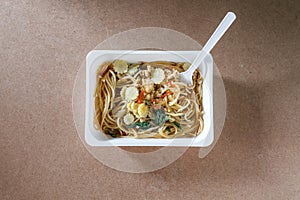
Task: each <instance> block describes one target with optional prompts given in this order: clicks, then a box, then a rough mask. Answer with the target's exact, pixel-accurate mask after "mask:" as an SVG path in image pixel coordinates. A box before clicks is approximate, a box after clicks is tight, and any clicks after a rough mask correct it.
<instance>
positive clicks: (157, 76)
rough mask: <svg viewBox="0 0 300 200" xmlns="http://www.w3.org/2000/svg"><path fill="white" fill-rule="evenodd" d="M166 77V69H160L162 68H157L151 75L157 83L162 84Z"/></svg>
mask: <svg viewBox="0 0 300 200" xmlns="http://www.w3.org/2000/svg"><path fill="white" fill-rule="evenodd" d="M164 79H165V72H164V70H162V69H160V68H156V69H155V70H154V71H153V73H152V76H151V80H152V81H153V82H154V83H155V84H160V83H161V82H162V81H163V80H164Z"/></svg>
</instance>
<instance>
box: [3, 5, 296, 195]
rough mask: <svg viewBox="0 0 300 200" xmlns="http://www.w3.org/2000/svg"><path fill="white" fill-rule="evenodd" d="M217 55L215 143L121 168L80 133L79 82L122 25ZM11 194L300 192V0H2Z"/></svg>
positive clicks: (6, 185) (6, 165)
mask: <svg viewBox="0 0 300 200" xmlns="http://www.w3.org/2000/svg"><path fill="white" fill-rule="evenodd" d="M227 11H233V12H235V13H236V15H237V20H236V21H235V23H234V24H233V25H232V27H231V28H230V29H229V30H228V32H227V33H226V35H225V36H224V37H223V38H222V40H221V42H220V43H219V44H218V45H217V46H216V47H215V48H214V49H213V51H212V54H213V56H214V59H215V62H216V64H217V65H218V68H219V70H220V72H221V74H222V76H223V79H224V84H225V88H226V94H227V116H226V122H225V126H224V129H223V132H222V135H221V137H220V139H219V141H218V143H217V144H216V146H215V148H214V149H213V150H212V152H211V153H210V154H209V155H208V156H207V157H206V158H204V159H199V158H198V149H197V148H191V149H189V150H188V151H187V152H186V153H185V154H184V155H183V156H182V157H180V159H178V160H177V161H175V162H174V163H172V164H171V165H169V166H167V167H165V168H163V169H161V170H158V171H155V172H151V173H144V174H130V173H125V172H119V171H116V170H113V169H111V168H109V167H106V166H105V165H103V164H101V163H100V162H98V161H97V160H96V159H94V158H93V157H92V156H91V154H89V152H88V151H87V150H86V149H85V147H84V145H83V144H82V143H81V140H80V139H79V137H78V135H77V133H76V129H75V126H74V123H73V116H72V89H73V84H74V79H75V77H76V72H77V70H78V68H79V66H80V64H81V62H82V61H83V60H84V58H85V56H86V54H87V53H88V52H89V51H90V50H91V49H93V48H94V47H95V46H96V45H97V44H98V43H99V42H101V41H103V40H104V39H106V38H107V37H108V36H111V35H113V34H115V33H118V32H121V31H124V30H128V29H132V28H139V27H147V26H157V27H165V28H169V29H174V30H176V31H180V32H182V33H185V34H186V35H188V36H190V37H192V38H194V39H195V40H197V41H201V42H202V43H204V42H205V41H206V40H207V39H208V38H209V36H210V34H211V33H212V31H213V30H214V29H215V27H216V26H217V24H218V23H219V21H220V20H221V19H222V18H223V16H224V15H225V13H226V12H227ZM0 19H1V20H0V27H1V34H0V42H1V45H0V50H1V53H0V62H1V65H0V69H1V73H0V102H1V103H0V133H1V136H0V144H1V145H0V151H1V154H0V155H1V157H0V159H1V164H0V175H1V177H0V199H299V198H300V156H299V153H300V135H299V134H300V126H299V124H300V123H299V122H300V103H299V102H300V81H299V80H300V66H299V64H300V1H296V0H295V1H284V0H281V1H270V0H266V1H260V0H251V1H243V2H241V1H235V0H231V1H180V0H178V1H171V0H165V1H148V0H147V1H129V0H123V1H114V0H112V1H101V2H100V1H85V0H83V1H79V0H74V1H56V0H54V1H50V0H45V1H29V0H23V1H16V0H14V1H11V0H2V1H1V4H0Z"/></svg>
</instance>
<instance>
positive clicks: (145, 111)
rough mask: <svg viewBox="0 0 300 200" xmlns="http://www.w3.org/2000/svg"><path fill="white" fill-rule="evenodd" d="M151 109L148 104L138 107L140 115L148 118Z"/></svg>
mask: <svg viewBox="0 0 300 200" xmlns="http://www.w3.org/2000/svg"><path fill="white" fill-rule="evenodd" d="M148 113H149V108H148V106H147V105H146V104H140V105H139V107H138V114H139V116H140V117H147V115H148Z"/></svg>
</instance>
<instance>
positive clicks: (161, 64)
mask: <svg viewBox="0 0 300 200" xmlns="http://www.w3.org/2000/svg"><path fill="white" fill-rule="evenodd" d="M184 65H185V63H175V62H167V61H156V62H139V63H134V64H128V63H127V62H126V61H120V60H116V61H114V62H106V63H103V64H102V65H101V66H100V67H99V69H98V70H97V80H96V81H97V85H96V89H95V94H94V97H95V116H94V127H95V128H96V129H97V130H102V131H103V132H104V133H105V134H109V135H111V136H112V137H134V138H174V137H194V136H197V135H198V134H200V132H201V131H202V130H203V128H204V122H203V107H202V83H203V79H202V76H201V73H200V71H198V70H196V71H195V72H194V75H193V85H191V86H188V85H186V84H185V83H184V82H182V81H181V79H180V76H179V73H180V72H182V71H184V70H185V69H184Z"/></svg>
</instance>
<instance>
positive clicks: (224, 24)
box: [180, 12, 236, 84]
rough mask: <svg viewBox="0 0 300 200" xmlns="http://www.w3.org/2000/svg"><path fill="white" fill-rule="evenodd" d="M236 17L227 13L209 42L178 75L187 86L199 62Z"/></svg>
mask: <svg viewBox="0 0 300 200" xmlns="http://www.w3.org/2000/svg"><path fill="white" fill-rule="evenodd" d="M235 18H236V16H235V14H234V13H233V12H228V13H227V14H226V16H225V17H224V19H223V20H222V21H221V23H220V24H219V26H218V27H217V29H216V30H215V32H214V33H213V34H212V36H211V37H210V38H209V40H208V41H207V42H206V44H205V45H204V47H203V49H202V51H200V52H199V54H198V55H197V57H196V58H195V60H194V62H193V63H192V65H191V66H190V68H189V69H187V70H186V71H185V72H182V73H180V75H181V78H182V80H183V81H184V82H186V83H187V84H193V80H192V76H193V73H194V71H195V70H196V69H197V68H198V66H199V65H200V64H201V62H202V61H203V60H204V58H205V56H206V55H207V54H209V52H210V51H211V50H212V48H214V46H215V45H216V44H217V42H218V41H219V40H220V39H221V37H222V36H223V35H224V33H225V32H226V31H227V29H228V28H229V27H230V25H231V24H232V23H233V22H234V20H235Z"/></svg>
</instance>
